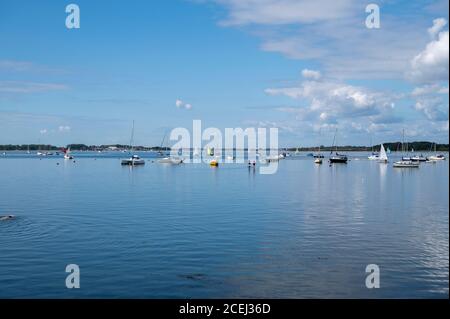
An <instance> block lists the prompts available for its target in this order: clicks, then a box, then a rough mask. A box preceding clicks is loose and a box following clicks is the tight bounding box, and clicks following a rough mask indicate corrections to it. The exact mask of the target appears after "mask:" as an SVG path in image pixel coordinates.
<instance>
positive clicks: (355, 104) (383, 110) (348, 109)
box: [266, 80, 395, 123]
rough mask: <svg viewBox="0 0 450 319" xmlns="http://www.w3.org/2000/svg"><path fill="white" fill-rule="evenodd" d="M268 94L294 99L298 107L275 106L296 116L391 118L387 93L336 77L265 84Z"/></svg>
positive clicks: (328, 119) (329, 119)
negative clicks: (292, 84)
mask: <svg viewBox="0 0 450 319" xmlns="http://www.w3.org/2000/svg"><path fill="white" fill-rule="evenodd" d="M266 93H267V94H269V95H283V96H287V97H290V98H292V99H295V100H298V101H300V102H301V104H303V105H307V106H304V107H299V108H279V109H278V110H280V111H282V112H289V113H295V114H296V115H297V118H298V119H299V120H315V121H322V122H326V123H336V122H337V121H338V120H339V119H343V118H367V119H373V120H375V119H376V120H378V121H380V120H381V119H383V118H384V119H385V120H386V121H387V120H388V119H389V118H390V121H392V118H391V117H392V116H391V115H392V110H393V108H394V104H393V100H394V99H395V97H393V96H389V94H385V93H379V92H372V91H370V90H368V89H365V88H363V87H357V86H353V85H349V84H346V83H343V82H339V81H332V80H326V81H325V80H324V81H311V80H304V81H303V82H301V84H300V85H299V86H297V87H288V88H269V89H267V90H266Z"/></svg>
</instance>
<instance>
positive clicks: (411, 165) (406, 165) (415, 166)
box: [393, 161, 419, 168]
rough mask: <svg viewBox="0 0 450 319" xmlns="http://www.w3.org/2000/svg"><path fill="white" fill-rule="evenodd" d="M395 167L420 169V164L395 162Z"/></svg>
mask: <svg viewBox="0 0 450 319" xmlns="http://www.w3.org/2000/svg"><path fill="white" fill-rule="evenodd" d="M393 166H394V167H397V168H418V167H419V163H418V162H416V163H414V162H405V161H400V162H395V163H394V165H393Z"/></svg>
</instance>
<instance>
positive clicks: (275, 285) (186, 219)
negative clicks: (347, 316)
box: [0, 153, 449, 298]
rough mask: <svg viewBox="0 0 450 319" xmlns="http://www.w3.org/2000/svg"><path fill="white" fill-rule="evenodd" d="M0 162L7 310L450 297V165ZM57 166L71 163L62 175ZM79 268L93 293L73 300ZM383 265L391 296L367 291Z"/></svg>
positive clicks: (81, 157) (16, 158)
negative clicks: (145, 302) (73, 273)
mask: <svg viewBox="0 0 450 319" xmlns="http://www.w3.org/2000/svg"><path fill="white" fill-rule="evenodd" d="M74 155H75V156H76V162H75V163H74V162H71V161H64V160H62V159H61V158H56V157H53V158H51V157H48V158H42V159H39V158H37V157H35V156H31V155H24V154H10V153H8V154H7V155H6V156H0V215H5V214H13V215H15V216H17V218H16V219H15V220H9V221H3V222H0V297H2V298H18V297H26V298H35V297H40V298H48V297H57V298H81V297H88V298H90V297H93V298H100V297H113V298H115V297H125V298H136V297H138V298H220V297H223V298H228V297H249V298H260V297H261V298H263V297H268V298H281V297H287V298H311V297H323V298H328V297H337V298H350V297H361V298H403V297H413V298H429V297H438V298H440V297H442V298H448V296H449V221H448V216H449V196H448V194H449V166H448V162H447V161H445V162H440V163H437V164H422V165H421V167H420V168H419V169H395V168H393V167H392V163H390V164H389V165H380V164H378V163H376V162H370V161H367V160H364V158H365V157H366V155H364V154H360V156H359V157H360V158H361V160H357V159H356V158H355V157H358V154H356V155H353V157H354V158H353V159H352V160H351V161H350V162H349V163H348V164H347V165H334V166H331V167H330V166H329V165H328V164H326V161H324V164H323V165H322V166H317V165H315V164H314V163H313V161H312V159H311V158H308V157H306V156H304V155H303V156H300V157H298V158H290V159H287V160H284V161H281V162H280V163H279V168H278V172H277V173H276V174H274V175H260V174H258V170H256V171H254V170H253V168H250V169H249V168H248V167H246V166H245V165H222V166H220V167H219V168H211V167H209V166H207V165H204V164H203V165H202V164H196V165H187V164H186V165H180V166H166V165H162V164H157V163H155V162H153V160H152V159H151V158H149V157H151V156H152V155H149V154H147V155H144V156H145V157H146V159H147V162H146V165H145V166H144V167H135V168H134V169H130V168H128V167H121V165H120V160H119V158H118V156H120V155H117V154H112V155H111V154H94V153H87V154H77V153H74ZM57 163H59V165H57ZM72 263H75V264H78V265H79V266H80V269H81V289H72V290H69V289H66V288H65V279H66V276H67V274H66V273H65V267H66V265H67V264H72ZM368 264H377V265H378V266H379V267H380V270H381V288H380V289H371V290H369V289H367V288H366V287H365V277H366V273H365V267H366V265H368Z"/></svg>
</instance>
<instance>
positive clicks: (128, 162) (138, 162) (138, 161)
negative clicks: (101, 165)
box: [121, 155, 145, 166]
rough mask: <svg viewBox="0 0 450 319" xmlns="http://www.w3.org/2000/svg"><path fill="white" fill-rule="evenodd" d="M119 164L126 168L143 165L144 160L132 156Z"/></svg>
mask: <svg viewBox="0 0 450 319" xmlns="http://www.w3.org/2000/svg"><path fill="white" fill-rule="evenodd" d="M121 164H122V165H128V166H135V165H144V164H145V160H143V159H142V158H140V157H139V156H138V155H133V156H131V157H130V158H127V159H124V160H122V162H121Z"/></svg>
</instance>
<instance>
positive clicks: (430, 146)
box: [0, 142, 449, 152]
mask: <svg viewBox="0 0 450 319" xmlns="http://www.w3.org/2000/svg"><path fill="white" fill-rule="evenodd" d="M383 145H384V147H385V148H386V149H390V150H391V151H393V152H395V151H402V143H401V142H393V143H384V144H383ZM434 145H435V143H433V142H410V143H405V144H404V149H405V151H411V150H414V151H421V152H428V151H434ZM65 147H66V148H70V149H71V150H72V151H107V150H110V151H112V150H117V151H121V150H128V149H129V148H130V147H129V146H128V145H121V144H114V145H85V144H69V145H67V146H65ZM62 148H63V147H61V146H54V145H48V144H29V145H28V144H22V145H12V144H7V145H0V150H2V151H28V150H29V151H58V150H61V149H62ZM380 148H381V145H374V146H351V145H348V146H339V147H338V148H337V150H338V151H341V152H342V151H355V152H356V151H359V152H364V151H372V150H373V151H379V150H380ZM318 149H319V147H318V146H314V147H298V148H297V147H290V148H285V150H287V151H291V152H292V151H297V150H298V151H303V152H308V151H309V152H316V151H318ZM335 149H336V147H333V146H323V145H322V146H320V150H321V151H324V152H325V151H332V150H335ZM133 150H135V151H168V150H170V148H169V147H160V146H153V147H147V146H134V147H133ZM436 151H439V152H448V151H449V144H436Z"/></svg>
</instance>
